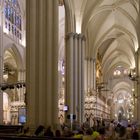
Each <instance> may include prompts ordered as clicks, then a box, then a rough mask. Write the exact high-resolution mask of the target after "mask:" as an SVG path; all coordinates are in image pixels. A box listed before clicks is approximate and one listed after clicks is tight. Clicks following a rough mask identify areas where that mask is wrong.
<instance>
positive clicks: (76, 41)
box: [73, 33, 79, 120]
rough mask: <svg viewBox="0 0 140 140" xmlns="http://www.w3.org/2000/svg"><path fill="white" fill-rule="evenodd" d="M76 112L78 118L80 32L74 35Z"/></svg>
mask: <svg viewBox="0 0 140 140" xmlns="http://www.w3.org/2000/svg"><path fill="white" fill-rule="evenodd" d="M73 53H74V81H73V82H74V106H75V108H74V114H75V115H76V120H77V116H78V111H79V105H78V34H77V33H76V34H75V35H74V51H73Z"/></svg>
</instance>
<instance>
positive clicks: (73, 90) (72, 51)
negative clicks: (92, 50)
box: [65, 33, 85, 123]
mask: <svg viewBox="0 0 140 140" xmlns="http://www.w3.org/2000/svg"><path fill="white" fill-rule="evenodd" d="M84 48H85V37H84V35H83V34H77V33H68V34H67V35H66V96H65V97H66V98H65V104H66V105H68V107H69V110H68V112H67V114H66V117H67V115H70V114H74V115H76V120H77V121H78V122H79V123H81V122H82V121H83V118H82V116H83V107H84V101H83V100H84V83H83V82H84Z"/></svg>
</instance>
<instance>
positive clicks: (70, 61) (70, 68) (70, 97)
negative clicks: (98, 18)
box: [65, 33, 75, 115]
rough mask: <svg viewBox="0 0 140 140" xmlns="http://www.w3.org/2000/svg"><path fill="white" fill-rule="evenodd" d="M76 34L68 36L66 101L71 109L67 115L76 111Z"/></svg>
mask: <svg viewBox="0 0 140 140" xmlns="http://www.w3.org/2000/svg"><path fill="white" fill-rule="evenodd" d="M74 36H75V33H68V34H67V36H66V76H65V77H66V96H65V103H66V104H67V105H68V107H69V110H68V112H67V114H66V115H68V114H73V113H74V51H73V50H74Z"/></svg>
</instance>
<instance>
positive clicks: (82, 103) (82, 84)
mask: <svg viewBox="0 0 140 140" xmlns="http://www.w3.org/2000/svg"><path fill="white" fill-rule="evenodd" d="M85 46H86V38H85V36H84V35H83V37H82V46H81V123H82V122H84V104H85V90H84V89H85V88H84V81H85V78H84V70H85V69H84V66H85Z"/></svg>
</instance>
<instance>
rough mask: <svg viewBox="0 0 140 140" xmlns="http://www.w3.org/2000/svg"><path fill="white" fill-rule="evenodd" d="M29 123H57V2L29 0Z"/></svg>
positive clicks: (32, 126)
mask: <svg viewBox="0 0 140 140" xmlns="http://www.w3.org/2000/svg"><path fill="white" fill-rule="evenodd" d="M26 7H27V9H26V11H27V12H26V13H27V15H26V16H27V24H26V25H27V27H26V28H27V57H26V58H27V65H26V67H27V125H29V126H30V128H32V129H35V128H36V127H37V126H38V125H44V126H48V125H51V126H55V125H56V124H58V1H57V0H28V1H26Z"/></svg>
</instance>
